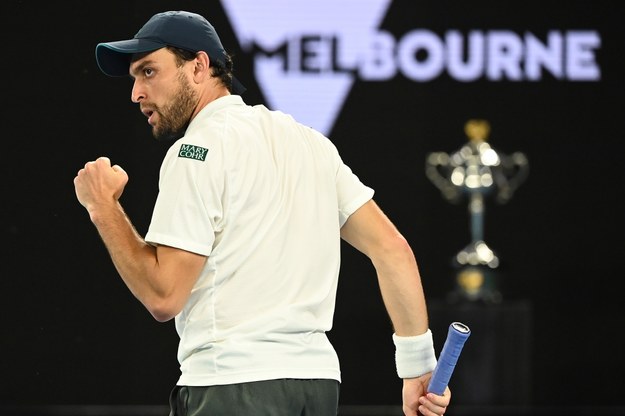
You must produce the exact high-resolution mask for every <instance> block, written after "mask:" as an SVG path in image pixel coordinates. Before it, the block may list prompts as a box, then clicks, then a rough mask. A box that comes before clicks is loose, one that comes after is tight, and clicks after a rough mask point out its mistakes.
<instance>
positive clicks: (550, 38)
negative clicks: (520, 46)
mask: <svg viewBox="0 0 625 416" xmlns="http://www.w3.org/2000/svg"><path fill="white" fill-rule="evenodd" d="M525 56H526V58H525V74H526V76H527V79H529V80H531V81H537V80H540V79H541V77H542V70H543V68H544V69H547V70H548V71H549V72H550V73H551V74H552V75H553V76H554V77H556V78H558V79H561V78H562V77H564V71H563V70H562V66H563V64H564V63H563V59H562V34H561V33H559V32H556V31H551V32H549V33H548V35H547V45H545V44H543V43H542V42H541V41H540V40H539V39H538V38H537V37H536V36H534V35H533V34H531V33H526V34H525Z"/></svg>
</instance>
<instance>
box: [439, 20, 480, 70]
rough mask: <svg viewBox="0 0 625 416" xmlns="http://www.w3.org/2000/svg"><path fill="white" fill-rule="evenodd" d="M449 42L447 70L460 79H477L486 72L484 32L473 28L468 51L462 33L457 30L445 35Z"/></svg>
mask: <svg viewBox="0 0 625 416" xmlns="http://www.w3.org/2000/svg"><path fill="white" fill-rule="evenodd" d="M445 42H446V43H447V53H446V57H447V71H449V75H450V76H451V77H452V78H454V79H457V80H458V81H465V82H467V81H475V80H476V79H478V78H479V77H481V76H482V74H483V72H484V34H483V33H482V32H478V31H477V30H473V31H471V32H470V33H469V41H468V47H467V52H466V61H465V47H464V39H463V37H462V34H461V33H460V32H458V31H457V30H450V31H449V32H447V34H446V35H445Z"/></svg>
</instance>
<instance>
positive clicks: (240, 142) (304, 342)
mask: <svg viewBox="0 0 625 416" xmlns="http://www.w3.org/2000/svg"><path fill="white" fill-rule="evenodd" d="M372 197H373V190H372V189H371V188H369V187H367V186H365V185H363V184H362V183H361V181H360V180H359V179H358V178H357V177H356V176H355V175H354V174H353V173H352V171H351V170H350V169H349V167H347V166H346V165H345V164H343V162H342V160H341V158H340V157H339V154H338V152H337V150H336V148H335V146H334V145H333V144H332V142H331V141H330V140H329V139H327V138H326V137H324V136H323V135H321V134H320V133H318V132H316V131H314V130H313V129H311V128H309V127H306V126H304V125H301V124H299V123H297V122H295V121H294V120H293V118H292V117H291V116H289V115H286V114H284V113H281V112H277V111H270V110H268V109H267V108H265V107H264V106H261V105H257V106H249V105H246V104H245V103H244V102H243V100H242V99H241V97H240V96H237V95H231V96H226V97H223V98H220V99H218V100H216V101H213V102H212V103H210V104H209V105H208V106H206V107H205V108H204V109H203V110H202V111H201V112H200V113H199V114H198V115H197V116H196V118H195V119H194V120H193V121H192V122H191V124H190V125H189V127H188V129H187V131H186V133H185V136H184V137H183V138H181V139H179V140H177V141H176V142H175V143H174V145H173V146H172V147H171V148H170V149H169V151H168V153H167V156H166V157H165V159H164V161H163V164H162V166H161V172H160V181H159V195H158V198H157V201H156V205H155V208H154V213H153V216H152V222H151V224H150V227H149V230H148V232H147V234H146V237H145V239H146V241H148V242H149V243H151V244H161V245H167V246H172V247H177V248H180V249H183V250H187V251H191V252H194V253H198V254H202V255H205V256H208V261H207V263H206V266H205V268H204V269H203V270H202V272H201V275H200V276H199V278H198V281H197V282H196V284H195V286H194V288H193V290H192V292H191V295H190V297H189V299H188V301H187V303H186V305H185V307H184V309H183V310H182V312H181V313H180V314H178V316H176V330H177V331H178V334H179V336H180V344H179V349H178V360H179V362H180V369H181V376H180V379H179V380H178V384H179V385H192V386H208V385H217V384H231V383H239V382H249V381H259V380H268V379H275V378H305V379H310V378H326V379H335V380H338V381H340V369H339V361H338V357H337V355H336V352H335V350H334V348H333V347H332V345H331V344H330V342H329V340H328V338H327V337H326V334H325V333H326V331H328V330H330V329H331V327H332V320H333V315H334V306H335V298H336V290H337V283H338V275H339V266H340V227H341V226H342V225H343V224H344V223H345V221H346V220H347V218H348V217H349V216H350V215H351V214H352V213H353V212H354V211H356V210H357V209H358V208H359V207H361V206H362V205H363V204H364V203H365V202H367V201H369V200H370V199H371V198H372Z"/></svg>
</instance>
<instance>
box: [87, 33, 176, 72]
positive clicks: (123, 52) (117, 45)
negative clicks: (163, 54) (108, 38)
mask: <svg viewBox="0 0 625 416" xmlns="http://www.w3.org/2000/svg"><path fill="white" fill-rule="evenodd" d="M164 46H165V45H164V44H163V43H160V42H154V41H151V40H147V39H129V40H120V41H116V42H106V43H99V44H98V45H97V46H96V48H95V57H96V62H97V63H98V67H100V70H101V71H102V72H104V73H105V74H106V75H110V76H112V77H119V76H124V75H128V68H129V67H130V58H131V57H132V55H133V54H135V53H143V52H151V51H155V50H157V49H161V48H163V47H164Z"/></svg>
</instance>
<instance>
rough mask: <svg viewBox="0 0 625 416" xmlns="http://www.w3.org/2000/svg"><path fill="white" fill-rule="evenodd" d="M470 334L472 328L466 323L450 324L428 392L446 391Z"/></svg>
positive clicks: (440, 392) (438, 392) (440, 393)
mask: <svg viewBox="0 0 625 416" xmlns="http://www.w3.org/2000/svg"><path fill="white" fill-rule="evenodd" d="M469 335H471V330H470V329H469V327H468V326H466V325H465V324H463V323H460V322H453V323H452V324H451V325H449V330H448V331H447V339H446V340H445V344H444V345H443V349H442V351H441V354H440V357H438V362H437V363H436V367H435V368H434V372H433V373H432V378H431V379H430V384H429V385H428V392H431V393H434V394H438V395H442V394H443V393H444V392H445V388H446V387H447V384H448V383H449V380H450V379H451V374H452V373H453V372H454V368H455V367H456V363H457V362H458V357H460V353H461V352H462V347H464V343H465V341H466V340H467V338H469Z"/></svg>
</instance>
